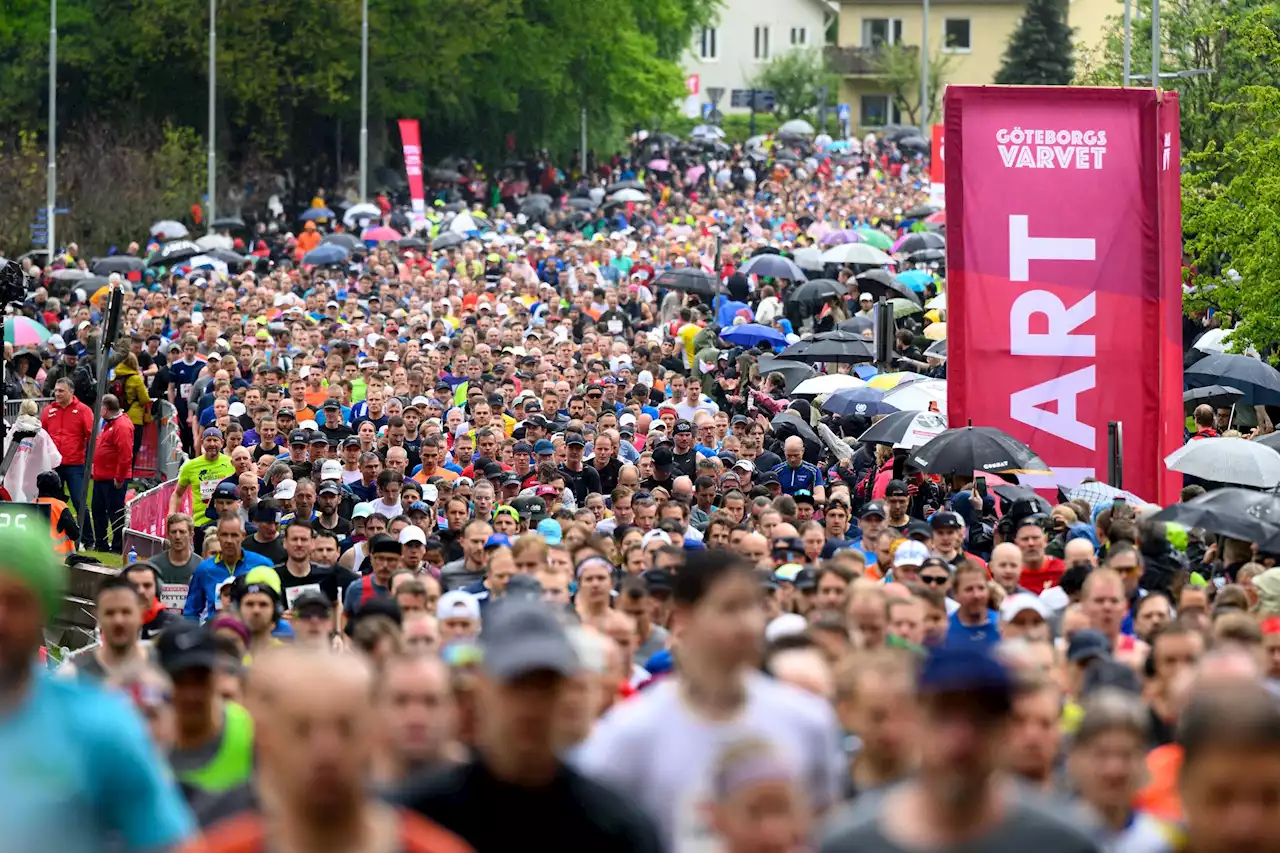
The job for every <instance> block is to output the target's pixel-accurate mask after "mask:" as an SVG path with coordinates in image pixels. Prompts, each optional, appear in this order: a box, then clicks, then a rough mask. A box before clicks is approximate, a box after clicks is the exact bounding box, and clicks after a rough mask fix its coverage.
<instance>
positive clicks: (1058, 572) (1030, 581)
mask: <svg viewBox="0 0 1280 853" xmlns="http://www.w3.org/2000/svg"><path fill="white" fill-rule="evenodd" d="M1066 570H1067V564H1066V563H1064V562H1062V560H1061V559H1060V558H1058V557H1045V558H1044V564H1043V565H1042V566H1041V567H1040V568H1038V569H1032V568H1030V567H1028V566H1023V567H1022V578H1021V579H1020V580H1019V581H1018V585H1019V586H1021V587H1024V588H1025V589H1029V590H1031V591H1032V592H1034V593H1035V594H1036V595H1039V594H1040V593H1041V592H1043V591H1044V590H1046V589H1048V588H1049V587H1051V586H1057V585H1058V578H1060V577H1062V573H1063V572H1065V571H1066Z"/></svg>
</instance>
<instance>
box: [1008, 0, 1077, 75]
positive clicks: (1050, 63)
mask: <svg viewBox="0 0 1280 853" xmlns="http://www.w3.org/2000/svg"><path fill="white" fill-rule="evenodd" d="M1072 67H1073V60H1072V53H1071V28H1070V27H1069V26H1067V4H1066V3H1065V2H1064V0H1029V2H1028V3H1027V8H1026V9H1025V10H1024V11H1023V13H1022V20H1020V21H1019V22H1018V28H1017V29H1016V30H1014V31H1013V35H1012V36H1011V37H1010V38H1009V44H1008V45H1007V46H1006V47H1005V51H1004V61H1003V63H1002V64H1001V66H1000V70H999V71H998V72H996V77H995V82H996V83H999V84H1001V85H1006V86H1066V85H1067V84H1069V83H1070V82H1071V78H1072V76H1073V74H1074V72H1073V68H1072Z"/></svg>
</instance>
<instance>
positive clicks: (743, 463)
mask: <svg viewBox="0 0 1280 853" xmlns="http://www.w3.org/2000/svg"><path fill="white" fill-rule="evenodd" d="M733 467H734V468H741V469H742V470H743V471H746V472H747V473H748V474H754V473H755V470H756V463H754V462H752V461H751V460H750V459H739V460H738V461H737V462H735V463H733Z"/></svg>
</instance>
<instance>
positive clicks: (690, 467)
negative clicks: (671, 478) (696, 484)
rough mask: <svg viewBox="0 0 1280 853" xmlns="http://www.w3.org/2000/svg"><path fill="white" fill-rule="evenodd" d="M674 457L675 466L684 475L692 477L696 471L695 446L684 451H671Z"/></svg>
mask: <svg viewBox="0 0 1280 853" xmlns="http://www.w3.org/2000/svg"><path fill="white" fill-rule="evenodd" d="M672 456H674V457H675V468H676V470H677V471H679V472H680V473H681V474H684V475H685V476H686V477H694V476H696V475H697V473H698V451H697V448H693V447H691V448H689V450H688V452H686V453H673V454H672Z"/></svg>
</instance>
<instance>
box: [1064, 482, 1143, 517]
mask: <svg viewBox="0 0 1280 853" xmlns="http://www.w3.org/2000/svg"><path fill="white" fill-rule="evenodd" d="M1067 498H1068V499H1069V500H1075V499H1077V498H1079V499H1080V500H1082V501H1084V502H1085V503H1087V504H1088V505H1089V506H1091V507H1095V506H1097V505H1098V504H1109V503H1111V502H1112V501H1114V500H1115V499H1116V498H1119V499H1120V500H1122V501H1124V502H1125V503H1127V504H1129V505H1130V506H1133V507H1140V506H1146V505H1147V502H1146V501H1144V500H1143V499H1142V498H1140V497H1138V496H1137V495H1135V494H1134V493H1133V492H1126V491H1125V490H1124V489H1117V488H1116V487H1115V486H1112V485H1109V484H1107V483H1101V482H1097V481H1095V482H1092V483H1081V484H1080V485H1078V486H1076V487H1075V488H1074V489H1072V490H1071V491H1069V492H1067ZM1082 520H1085V519H1082Z"/></svg>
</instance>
